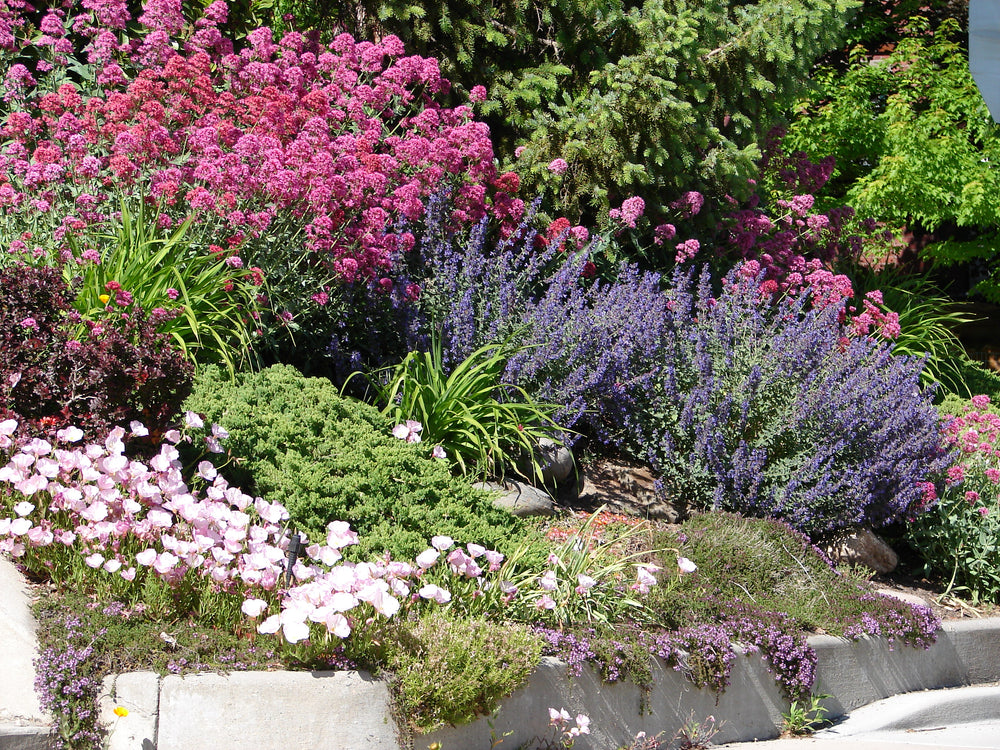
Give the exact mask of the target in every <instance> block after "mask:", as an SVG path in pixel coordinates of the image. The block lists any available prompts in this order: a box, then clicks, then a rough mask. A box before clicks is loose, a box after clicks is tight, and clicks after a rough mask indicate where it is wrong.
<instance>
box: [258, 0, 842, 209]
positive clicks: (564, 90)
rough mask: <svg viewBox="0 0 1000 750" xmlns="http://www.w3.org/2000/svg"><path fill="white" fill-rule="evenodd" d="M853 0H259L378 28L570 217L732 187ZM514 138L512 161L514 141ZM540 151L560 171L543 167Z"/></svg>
mask: <svg viewBox="0 0 1000 750" xmlns="http://www.w3.org/2000/svg"><path fill="white" fill-rule="evenodd" d="M858 5H859V2H858V1H857V0H814V1H812V2H806V1H805V0H757V1H756V2H744V3H738V4H733V3H729V2H723V0H711V1H710V2H698V3H694V2H688V1H687V0H647V1H646V2H642V3H640V2H636V1H635V0H504V1H503V2H494V3H476V2H472V1H470V0H435V2H431V3H426V4H421V5H415V4H413V2H412V0H355V1H354V2H350V3H334V2H332V1H331V0H275V2H274V4H273V5H272V6H271V8H272V11H271V12H272V14H273V17H274V22H275V23H277V25H279V26H280V25H281V22H280V21H278V19H279V18H280V16H281V15H282V14H283V13H286V12H292V13H294V14H296V16H297V19H296V23H297V25H299V26H308V25H312V26H315V27H317V28H320V29H323V30H329V31H334V30H340V29H343V30H346V31H348V32H351V33H353V34H355V35H356V36H358V37H359V38H371V37H372V36H373V35H374V36H378V35H383V34H386V33H392V34H396V35H398V36H399V37H400V38H401V39H402V40H403V42H404V43H405V44H406V47H407V50H408V51H410V52H411V53H416V54H420V55H424V56H430V57H435V58H437V59H439V60H440V62H441V67H442V72H443V74H444V75H445V76H446V77H448V78H449V79H451V80H452V81H454V82H455V83H457V84H458V86H457V88H458V90H460V91H465V92H468V91H471V90H472V88H473V87H474V86H476V85H484V86H485V87H486V89H487V91H488V93H489V99H488V100H487V101H486V102H485V103H484V104H483V105H481V111H482V114H483V115H484V116H485V117H486V119H487V121H488V122H489V123H490V126H491V132H492V135H493V140H494V146H495V148H496V150H497V153H498V154H499V155H500V156H501V158H502V160H503V161H504V162H506V163H507V164H509V165H513V166H516V167H517V170H518V172H519V173H520V174H521V175H522V178H523V179H525V181H526V183H527V185H528V186H529V190H531V191H538V190H543V189H544V190H546V191H548V192H549V193H550V194H552V195H554V197H555V210H557V211H560V212H563V213H565V214H567V215H568V216H571V217H576V216H579V215H581V214H594V213H596V214H606V212H607V209H608V207H609V205H611V204H615V205H617V204H618V203H620V202H621V200H622V199H623V198H625V197H628V196H629V195H631V194H633V193H639V194H642V195H643V196H644V197H645V198H646V202H647V203H648V204H649V205H650V206H654V205H656V204H657V203H658V202H659V201H663V202H666V201H669V200H670V199H671V198H673V197H676V195H677V194H679V193H681V192H684V191H687V190H692V189H695V190H702V191H708V192H712V193H715V194H718V195H720V196H721V195H723V194H726V193H733V194H736V193H739V192H740V191H741V190H745V180H746V177H747V176H749V175H751V174H752V173H753V171H754V170H753V165H754V160H755V159H756V157H757V156H758V151H757V148H756V145H755V142H756V138H757V136H758V135H759V134H760V131H761V130H762V129H765V128H767V127H769V126H770V124H771V123H772V121H773V120H774V119H775V117H776V116H778V115H779V114H780V112H781V111H782V107H783V106H785V105H787V104H788V103H789V102H790V98H791V97H792V96H793V95H794V94H795V93H796V92H797V90H798V89H799V87H800V86H801V85H802V83H803V82H804V80H805V78H806V76H807V73H808V71H809V69H810V68H811V66H812V65H813V63H814V62H815V61H816V60H817V58H819V57H820V56H821V55H822V54H824V53H825V52H827V51H829V50H830V49H833V48H834V47H836V46H837V44H839V42H840V40H841V39H842V38H843V34H844V32H845V23H846V21H847V19H848V18H849V17H850V15H851V13H852V11H853V9H854V8H856V7H857V6H858ZM519 147H523V149H524V150H523V151H521V152H520V157H519V158H515V149H516V148H519ZM555 158H562V159H565V160H566V161H567V162H568V164H569V169H568V171H567V172H566V173H565V174H563V175H561V176H560V175H555V174H552V173H550V172H549V171H548V170H547V168H546V167H547V165H548V164H549V162H550V161H552V160H553V159H555Z"/></svg>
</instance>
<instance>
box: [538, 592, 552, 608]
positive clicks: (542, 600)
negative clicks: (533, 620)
mask: <svg viewBox="0 0 1000 750" xmlns="http://www.w3.org/2000/svg"><path fill="white" fill-rule="evenodd" d="M535 608H536V609H555V608H556V602H555V600H554V599H553V598H552V597H551V596H549V595H548V594H543V595H542V596H540V597H539V598H538V599H537V600H536V601H535Z"/></svg>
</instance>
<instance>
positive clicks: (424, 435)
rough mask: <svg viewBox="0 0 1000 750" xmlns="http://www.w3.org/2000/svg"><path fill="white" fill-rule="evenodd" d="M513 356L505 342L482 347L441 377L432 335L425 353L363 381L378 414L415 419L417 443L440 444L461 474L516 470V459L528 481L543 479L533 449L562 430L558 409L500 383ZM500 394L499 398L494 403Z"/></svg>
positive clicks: (412, 354) (441, 363) (438, 347)
mask: <svg viewBox="0 0 1000 750" xmlns="http://www.w3.org/2000/svg"><path fill="white" fill-rule="evenodd" d="M517 351H518V347H516V346H513V345H511V344H510V343H507V344H501V345H490V346H484V347H482V348H480V349H477V350H476V351H474V352H473V353H472V354H470V355H469V356H468V357H467V358H466V359H465V360H463V361H462V362H459V363H458V365H456V366H455V368H454V369H453V370H452V372H451V373H446V372H445V366H444V361H443V359H442V356H441V340H440V337H438V336H434V337H433V340H432V342H431V347H430V351H428V352H410V353H409V354H407V355H406V357H405V358H404V359H403V361H402V362H401V363H399V364H398V365H396V366H395V367H390V368H386V369H385V370H382V371H379V372H376V373H375V374H374V375H373V376H372V377H371V378H370V379H369V380H370V382H371V383H372V385H373V386H374V387H375V389H376V391H377V394H378V401H379V403H381V404H384V406H383V408H382V413H383V414H385V415H387V416H389V417H390V418H391V419H392V421H393V423H394V424H399V423H401V422H404V421H405V420H414V421H417V422H419V423H420V424H421V426H422V430H421V440H422V441H423V442H426V443H430V444H432V445H436V446H441V447H442V448H443V449H444V451H445V454H446V456H447V457H448V458H450V459H451V461H453V462H454V463H455V464H457V466H458V468H459V470H460V471H461V472H462V473H463V474H469V473H477V474H479V475H481V476H483V477H486V476H497V475H503V474H504V472H505V471H506V470H508V469H513V470H515V471H518V469H517V463H518V461H517V459H518V458H520V457H524V458H526V459H528V460H529V461H530V464H531V474H532V477H531V478H533V479H536V478H537V479H541V477H542V467H541V465H540V463H539V459H538V451H537V445H538V441H539V440H540V439H542V438H550V439H553V440H557V439H558V438H557V436H558V435H559V434H560V433H561V432H563V429H562V428H561V427H560V426H559V425H558V424H556V423H555V422H554V421H553V420H552V415H553V414H554V413H555V412H556V411H557V410H558V409H559V406H558V405H557V404H541V403H537V402H535V401H534V400H533V399H532V398H531V397H530V396H529V395H528V394H527V393H526V392H525V390H524V389H523V388H520V387H519V386H516V385H510V384H503V383H502V382H501V381H502V378H503V374H504V368H505V366H506V364H507V360H508V359H509V358H510V356H511V355H513V354H515V353H517ZM501 391H503V393H502V396H503V398H504V400H503V401H499V400H497V396H498V395H501ZM515 399H516V400H515ZM404 437H405V436H404Z"/></svg>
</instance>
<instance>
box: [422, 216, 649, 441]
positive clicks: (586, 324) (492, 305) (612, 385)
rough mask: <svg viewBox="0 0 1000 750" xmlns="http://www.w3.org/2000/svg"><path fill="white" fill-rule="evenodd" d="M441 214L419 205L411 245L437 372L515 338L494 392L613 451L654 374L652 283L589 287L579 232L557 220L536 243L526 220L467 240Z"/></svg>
mask: <svg viewBox="0 0 1000 750" xmlns="http://www.w3.org/2000/svg"><path fill="white" fill-rule="evenodd" d="M445 209H446V203H445V202H444V199H443V197H436V198H435V199H433V200H432V202H431V203H430V204H429V206H428V212H427V216H428V219H427V224H428V232H427V234H426V235H425V236H424V238H423V239H422V241H421V243H420V245H419V253H420V257H421V259H422V260H423V263H424V264H425V267H426V268H427V269H428V271H427V272H428V274H429V278H427V279H426V280H425V281H424V282H423V290H422V293H421V297H420V304H421V307H422V309H423V312H424V314H425V315H426V316H427V318H429V322H430V325H432V326H434V327H435V328H437V327H440V329H441V331H442V335H443V345H444V351H443V356H444V360H445V362H446V363H447V364H448V365H449V366H451V367H454V366H456V365H457V364H458V363H459V362H461V361H462V360H463V359H465V358H466V357H468V356H469V355H470V354H471V353H472V352H473V351H474V350H476V349H477V348H479V347H481V346H486V345H489V344H498V343H500V342H503V341H505V340H507V339H508V338H510V337H512V336H514V337H516V340H517V341H518V342H519V343H523V344H524V348H523V349H521V351H519V352H517V353H516V354H514V356H512V357H511V358H510V360H509V361H508V362H507V366H506V369H505V373H504V380H505V381H506V382H509V383H513V384H516V385H518V386H520V387H522V388H524V390H525V391H527V392H528V393H529V394H530V395H531V396H532V397H533V398H535V399H536V400H538V401H543V402H548V403H557V404H560V405H562V408H561V409H559V411H557V412H556V413H555V414H554V415H553V418H554V419H555V421H556V422H558V423H559V424H561V425H563V426H564V427H567V428H572V429H574V430H577V431H580V432H584V433H587V434H589V435H591V436H594V437H596V438H598V439H600V440H601V441H603V442H611V443H614V442H616V440H617V439H618V438H619V437H620V433H621V429H622V426H623V425H627V424H628V423H629V422H630V420H631V419H632V418H633V413H634V411H635V410H636V408H638V406H637V402H636V394H637V393H640V392H642V390H643V389H644V387H645V386H646V384H647V383H648V382H649V381H650V379H651V377H652V375H653V374H654V373H655V372H656V371H657V369H658V364H657V362H658V358H659V354H658V350H659V346H660V342H661V341H662V335H663V321H664V319H665V313H666V305H667V299H666V297H664V296H663V294H662V293H661V289H660V277H659V276H657V275H656V274H643V273H640V272H639V271H638V270H637V269H636V268H635V267H631V266H629V267H625V266H622V267H621V268H618V269H612V271H615V270H617V272H618V278H617V279H616V280H614V281H599V280H597V279H596V277H595V273H596V266H595V263H594V261H593V260H591V253H589V252H587V251H574V248H576V247H577V246H578V239H577V238H578V237H580V236H581V233H580V230H582V227H576V228H571V227H570V226H569V224H568V222H565V220H563V221H557V222H553V225H552V226H550V227H549V228H548V230H547V231H546V232H545V233H544V234H542V236H541V237H539V236H538V235H537V234H536V232H535V231H534V229H532V227H531V224H530V219H531V218H532V217H530V216H529V220H528V221H525V222H524V223H523V224H522V225H521V226H520V227H519V228H518V230H517V231H516V232H514V233H512V234H510V235H509V236H507V237H506V238H505V239H502V240H499V241H494V239H493V237H492V235H491V233H490V227H489V226H488V225H487V224H486V223H485V222H483V223H481V224H480V225H479V226H478V227H476V228H475V230H473V231H472V232H471V233H469V234H466V235H463V234H458V233H455V232H452V231H450V230H449V228H448V226H447V212H446V210H445ZM546 235H547V236H546ZM582 238H586V230H583V232H582ZM543 243H544V245H545V246H544V247H541V248H540V247H538V245H542V244H543ZM592 254H593V257H594V258H595V259H597V255H598V253H597V252H596V250H595V251H594V252H593V253H592Z"/></svg>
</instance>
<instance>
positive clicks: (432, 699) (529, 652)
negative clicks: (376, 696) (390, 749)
mask: <svg viewBox="0 0 1000 750" xmlns="http://www.w3.org/2000/svg"><path fill="white" fill-rule="evenodd" d="M383 643H384V646H383V648H382V650H383V651H384V653H383V654H382V655H381V658H380V659H379V661H380V662H381V663H382V664H383V665H384V666H385V667H387V668H388V669H389V670H391V671H392V672H393V673H394V674H395V678H394V679H393V680H392V683H391V684H392V688H393V692H394V693H395V694H396V698H397V705H398V707H399V709H400V713H401V714H402V716H404V717H406V719H407V720H408V721H409V722H410V725H411V726H413V727H415V728H417V729H418V730H420V731H423V732H429V731H433V730H434V729H438V728H440V727H441V726H444V725H445V724H452V725H456V724H466V723H468V722H470V721H473V720H474V719H475V718H476V717H477V716H480V715H483V714H487V715H488V714H490V713H492V712H493V711H494V710H495V709H496V707H497V706H498V705H499V703H500V699H501V698H505V697H507V696H509V695H510V694H511V693H513V692H514V691H515V690H516V689H517V688H519V687H521V685H523V684H524V683H525V682H526V681H527V679H528V676H529V675H530V674H531V673H532V672H533V671H534V670H535V667H537V666H538V662H539V659H540V658H541V651H542V647H541V639H539V638H538V637H537V636H536V635H534V634H533V633H532V632H531V631H530V630H529V629H528V628H527V626H525V625H514V624H507V623H504V624H498V623H496V622H494V621H492V620H482V619H468V620H466V619H461V620H457V619H452V618H450V617H448V615H447V613H444V612H432V613H430V614H427V615H425V616H424V617H422V618H421V619H419V620H417V621H416V622H409V623H402V624H400V626H399V627H398V629H394V630H393V631H391V632H387V633H386V634H385V637H384V639H383Z"/></svg>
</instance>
